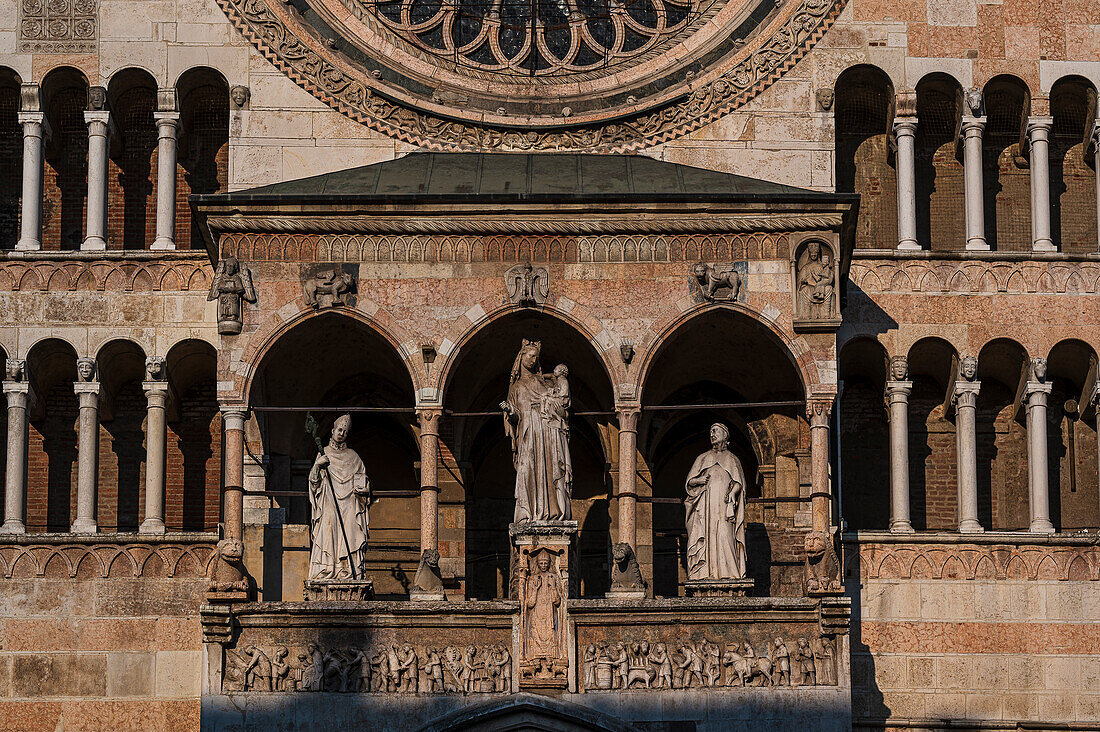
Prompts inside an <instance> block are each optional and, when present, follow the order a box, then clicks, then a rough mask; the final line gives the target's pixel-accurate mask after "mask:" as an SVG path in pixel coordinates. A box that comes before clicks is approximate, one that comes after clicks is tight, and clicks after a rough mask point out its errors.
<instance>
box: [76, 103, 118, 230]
mask: <svg viewBox="0 0 1100 732" xmlns="http://www.w3.org/2000/svg"><path fill="white" fill-rule="evenodd" d="M84 121H85V122H86V123H87V124H88V223H87V230H86V231H85V233H84V243H83V245H81V247H80V248H81V249H85V250H102V249H106V248H107V239H106V238H105V237H106V234H107V171H108V169H109V156H110V133H111V113H110V112H108V111H106V110H91V111H88V112H85V113H84Z"/></svg>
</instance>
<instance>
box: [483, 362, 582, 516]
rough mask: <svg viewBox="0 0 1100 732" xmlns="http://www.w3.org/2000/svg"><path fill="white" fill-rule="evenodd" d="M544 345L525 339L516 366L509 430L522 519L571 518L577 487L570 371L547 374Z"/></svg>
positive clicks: (511, 382)
mask: <svg viewBox="0 0 1100 732" xmlns="http://www.w3.org/2000/svg"><path fill="white" fill-rule="evenodd" d="M540 353H541V344H540V343H539V342H538V341H528V340H524V341H523V344H522V345H521V346H520V349H519V353H518V354H516V360H515V363H513V364H512V373H511V377H510V380H509V386H508V399H507V400H506V401H503V402H501V403H500V408H501V409H503V410H504V431H505V433H507V435H508V438H509V439H510V440H511V443H512V463H513V465H515V468H516V512H515V521H516V523H519V522H522V521H545V520H567V519H569V518H571V516H572V511H571V509H570V505H569V499H570V495H571V494H572V490H573V467H572V461H571V460H570V457H569V423H568V421H567V417H566V411H567V410H568V409H569V406H570V397H569V384H568V381H567V377H568V374H569V372H568V369H566V368H565V367H564V366H559V367H558V368H556V369H554V374H553V375H547V374H544V373H542V366H541V364H540V362H539V356H540Z"/></svg>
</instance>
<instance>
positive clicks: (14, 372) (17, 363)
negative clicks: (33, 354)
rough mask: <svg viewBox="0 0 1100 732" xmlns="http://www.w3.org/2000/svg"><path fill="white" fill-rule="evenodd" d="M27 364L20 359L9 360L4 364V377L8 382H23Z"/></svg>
mask: <svg viewBox="0 0 1100 732" xmlns="http://www.w3.org/2000/svg"><path fill="white" fill-rule="evenodd" d="M26 366H27V362H26V361H24V360H23V359H19V358H9V359H7V360H6V361H5V362H4V375H5V377H6V378H7V380H8V381H22V380H23V371H24V369H26Z"/></svg>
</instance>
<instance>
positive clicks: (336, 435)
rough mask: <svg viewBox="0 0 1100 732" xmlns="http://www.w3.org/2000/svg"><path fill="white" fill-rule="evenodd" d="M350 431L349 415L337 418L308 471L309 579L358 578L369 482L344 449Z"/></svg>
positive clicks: (364, 541) (354, 455) (358, 463)
mask: <svg viewBox="0 0 1100 732" xmlns="http://www.w3.org/2000/svg"><path fill="white" fill-rule="evenodd" d="M350 427H351V415H350V414H344V415H342V416H340V417H339V418H337V420H336V422H335V423H334V424H333V425H332V436H331V437H330V438H329V442H328V445H327V446H325V447H324V449H322V450H321V451H320V452H319V453H318V454H317V459H316V460H315V461H314V463H313V469H312V470H310V471H309V505H310V508H311V509H312V512H311V520H310V535H311V539H312V546H311V548H310V552H309V578H310V579H311V580H312V579H357V578H359V577H361V576H362V567H363V560H364V557H365V553H366V548H367V532H368V528H369V525H370V523H369V514H368V508H369V506H370V481H369V480H368V479H367V469H366V467H365V466H364V465H363V461H362V460H361V459H360V458H359V454H358V453H356V452H355V450H352V449H351V448H350V447H348V446H347V439H348V430H349V428H350Z"/></svg>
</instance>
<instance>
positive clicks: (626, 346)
mask: <svg viewBox="0 0 1100 732" xmlns="http://www.w3.org/2000/svg"><path fill="white" fill-rule="evenodd" d="M619 355H620V356H622V359H623V363H625V364H626V365H627V366H629V365H630V362H631V361H633V360H634V341H631V340H628V339H626V338H624V339H623V340H622V342H621V343H619Z"/></svg>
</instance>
